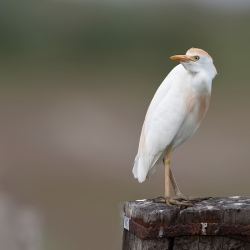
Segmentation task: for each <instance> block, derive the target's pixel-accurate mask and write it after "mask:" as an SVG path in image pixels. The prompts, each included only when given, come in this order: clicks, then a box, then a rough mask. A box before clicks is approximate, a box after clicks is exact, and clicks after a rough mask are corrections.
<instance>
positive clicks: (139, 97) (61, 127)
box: [0, 0, 250, 250]
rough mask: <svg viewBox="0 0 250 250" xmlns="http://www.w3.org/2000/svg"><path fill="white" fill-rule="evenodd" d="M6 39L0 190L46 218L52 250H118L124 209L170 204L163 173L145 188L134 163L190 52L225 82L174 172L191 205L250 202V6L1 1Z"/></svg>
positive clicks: (217, 84)
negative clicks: (165, 86)
mask: <svg viewBox="0 0 250 250" xmlns="http://www.w3.org/2000/svg"><path fill="white" fill-rule="evenodd" d="M0 31H1V33H0V65H1V73H0V102H1V105H0V115H1V120H0V121H1V130H0V136H1V172H0V176H1V180H0V187H1V189H2V191H3V192H6V193H8V194H10V195H12V196H13V197H15V198H16V199H18V200H20V201H21V202H23V203H25V204H27V205H30V206H33V207H35V208H37V209H38V210H39V211H40V212H41V213H42V214H43V218H44V225H45V226H44V228H45V236H44V244H45V249H46V250H47V249H48V250H58V249H60V250H66V249H72V250H78V249H79V250H80V249H86V250H92V249H108V250H117V249H121V240H122V234H121V232H122V228H121V208H122V203H123V202H124V201H127V200H133V199H142V198H152V197H157V196H159V195H162V194H163V190H164V178H163V168H162V169H158V170H157V172H156V173H155V174H154V175H153V176H152V178H151V179H150V181H147V182H145V183H143V184H139V183H138V182H137V181H136V180H135V179H134V178H133V176H132V173H131V170H132V163H133V160H134V157H135V155H136V152H137V146H138V141H139V136H140V130H141V127H142V123H143V119H144V116H145V112H146V110H147V107H148V105H149V103H150V101H151V99H152V97H153V95H154V93H155V91H156V89H157V87H158V86H159V84H160V83H161V82H162V80H163V79H164V78H165V76H166V75H167V74H168V72H169V71H170V70H171V69H172V68H173V67H174V66H176V62H173V61H170V60H169V57H170V56H171V55H174V54H180V53H185V52H186V51H187V50H188V49H189V48H191V47H198V48H202V49H204V50H206V51H207V52H208V53H209V54H210V55H211V56H212V57H213V59H214V64H215V66H216V68H217V70H218V76H217V77H216V78H215V80H214V83H213V93H212V99H211V104H210V109H209V112H208V113H207V115H206V117H205V119H204V120H203V123H202V124H201V127H200V129H199V130H198V132H197V133H196V134H195V135H194V136H193V137H192V138H191V139H190V140H188V142H186V143H185V144H184V145H182V146H181V147H179V148H178V149H177V150H176V151H175V152H174V153H173V157H172V168H173V171H174V173H175V175H176V178H177V181H178V183H179V185H180V188H181V189H182V192H183V193H185V194H188V195H200V196H232V195H242V196H243V195H245V196H246V195H249V193H250V190H249V175H250V168H249V163H250V160H249V153H250V152H249V140H250V133H249V127H250V116H249V107H250V99H249V91H250V81H249V73H250V69H249V59H250V49H249V46H250V4H249V1H187V0H186V1H177V0H175V1H167V0H165V1H146V0H145V1H126V0H123V1H122V0H120V1H119V0H117V1H115V0H114V1H105V0H103V1H94V0H92V1H81V0H78V1H70V0H68V1H66V0H64V1H60V0H57V1H48V0H47V1H46V0H44V1H37V0H32V1H31V0H25V1H18V0H8V1H7V0H6V1H3V0H1V1H0Z"/></svg>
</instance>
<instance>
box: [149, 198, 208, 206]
mask: <svg viewBox="0 0 250 250" xmlns="http://www.w3.org/2000/svg"><path fill="white" fill-rule="evenodd" d="M210 198H211V197H193V196H185V195H177V196H174V197H167V198H164V197H162V196H161V197H158V198H156V199H154V202H155V203H166V204H167V205H168V206H172V205H178V206H186V207H192V206H193V205H194V204H193V202H198V201H203V200H208V199H210Z"/></svg>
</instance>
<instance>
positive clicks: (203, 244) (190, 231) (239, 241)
mask: <svg viewBox="0 0 250 250" xmlns="http://www.w3.org/2000/svg"><path fill="white" fill-rule="evenodd" d="M124 213H125V214H124V232H123V246H122V249H123V250H154V249H156V250H190V249H191V250H201V249H204V250H205V249H206V250H210V249H211V250H222V249H234V250H250V198H247V197H240V196H234V197H225V198H211V199H209V200H205V201H201V202H197V203H195V204H194V206H193V207H188V208H184V207H180V206H172V207H170V206H167V205H166V204H162V203H154V202H153V200H141V201H130V202H125V204H124Z"/></svg>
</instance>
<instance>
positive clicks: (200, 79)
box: [189, 72, 212, 95]
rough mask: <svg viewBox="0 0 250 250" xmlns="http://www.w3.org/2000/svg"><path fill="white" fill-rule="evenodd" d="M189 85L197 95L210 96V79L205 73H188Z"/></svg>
mask: <svg viewBox="0 0 250 250" xmlns="http://www.w3.org/2000/svg"><path fill="white" fill-rule="evenodd" d="M189 84H190V87H191V88H192V89H193V91H194V92H195V93H196V94H198V95H210V94H211V90H212V79H211V77H209V76H208V75H207V74H206V73H205V72H197V73H194V72H192V73H190V72H189Z"/></svg>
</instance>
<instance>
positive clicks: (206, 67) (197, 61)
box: [170, 48, 217, 79]
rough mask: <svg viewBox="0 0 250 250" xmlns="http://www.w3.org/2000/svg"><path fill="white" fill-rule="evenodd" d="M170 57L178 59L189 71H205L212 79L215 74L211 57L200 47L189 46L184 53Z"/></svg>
mask: <svg viewBox="0 0 250 250" xmlns="http://www.w3.org/2000/svg"><path fill="white" fill-rule="evenodd" d="M170 59H171V60H175V61H179V62H180V63H181V64H182V65H183V67H184V68H185V69H186V70H187V71H189V72H191V73H201V72H205V73H207V74H208V75H209V76H210V77H211V78H212V79H213V78H214V77H215V76H216V74H217V71H216V68H215V66H214V64H213V59H212V57H211V56H210V55H209V54H208V53H207V52H206V51H204V50H202V49H197V48H191V49H189V50H188V51H187V53H186V55H175V56H171V57H170Z"/></svg>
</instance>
